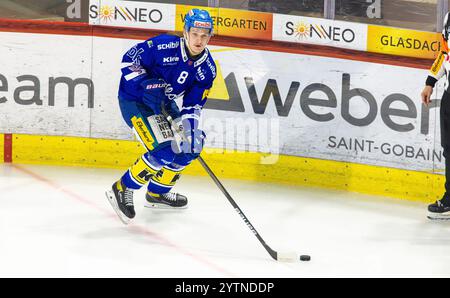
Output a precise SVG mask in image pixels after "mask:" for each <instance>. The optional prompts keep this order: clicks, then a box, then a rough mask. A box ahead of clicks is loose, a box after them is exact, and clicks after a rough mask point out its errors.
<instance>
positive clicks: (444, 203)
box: [427, 196, 450, 220]
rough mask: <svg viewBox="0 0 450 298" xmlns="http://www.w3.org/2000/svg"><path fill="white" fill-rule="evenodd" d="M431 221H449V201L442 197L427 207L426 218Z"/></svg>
mask: <svg viewBox="0 0 450 298" xmlns="http://www.w3.org/2000/svg"><path fill="white" fill-rule="evenodd" d="M427 217H428V218H429V219H431V220H450V199H449V198H448V197H446V196H444V197H443V198H442V199H440V200H437V201H436V202H435V203H433V204H430V205H428V216H427Z"/></svg>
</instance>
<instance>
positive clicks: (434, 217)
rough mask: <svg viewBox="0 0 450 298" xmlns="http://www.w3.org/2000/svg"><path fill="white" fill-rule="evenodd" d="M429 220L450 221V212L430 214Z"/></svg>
mask: <svg viewBox="0 0 450 298" xmlns="http://www.w3.org/2000/svg"><path fill="white" fill-rule="evenodd" d="M427 218H428V219H431V220H450V212H446V213H432V212H428V215H427Z"/></svg>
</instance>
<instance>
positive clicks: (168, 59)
mask: <svg viewBox="0 0 450 298" xmlns="http://www.w3.org/2000/svg"><path fill="white" fill-rule="evenodd" d="M179 60H180V58H179V57H164V58H163V62H164V63H171V62H178V61H179Z"/></svg>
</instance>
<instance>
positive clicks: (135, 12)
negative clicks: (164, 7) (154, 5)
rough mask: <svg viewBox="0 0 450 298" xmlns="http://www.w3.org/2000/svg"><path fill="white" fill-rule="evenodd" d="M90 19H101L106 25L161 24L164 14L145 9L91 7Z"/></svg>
mask: <svg viewBox="0 0 450 298" xmlns="http://www.w3.org/2000/svg"><path fill="white" fill-rule="evenodd" d="M89 17H90V18H91V19H98V18H99V19H100V20H101V21H102V22H104V23H108V22H113V21H127V22H137V23H159V22H161V21H162V19H163V14H162V12H161V11H160V10H159V9H148V8H144V7H126V6H109V5H102V6H98V5H91V6H90V7H89Z"/></svg>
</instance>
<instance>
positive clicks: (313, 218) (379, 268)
mask: <svg viewBox="0 0 450 298" xmlns="http://www.w3.org/2000/svg"><path fill="white" fill-rule="evenodd" d="M121 174H122V171H119V170H109V169H84V168H75V167H74V168H72V167H50V166H35V165H33V166H31V165H16V164H12V165H11V164H2V165H0V277H450V222H431V221H429V220H428V219H426V204H423V203H414V202H407V201H401V200H396V199H391V198H383V197H374V196H367V195H361V194H354V193H348V192H343V191H332V190H323V189H312V188H305V187H290V186H280V185H271V184H262V183H254V182H243V181H238V180H223V181H222V182H223V184H224V185H225V187H226V188H227V189H228V191H229V193H230V194H231V195H232V196H233V198H234V199H235V200H236V202H237V203H238V205H239V206H240V207H241V209H242V210H243V211H244V213H245V214H246V215H247V217H248V218H249V219H250V221H251V222H252V224H253V225H254V227H255V228H256V229H257V230H258V232H259V233H260V234H261V236H262V237H263V238H264V239H265V241H266V242H267V244H269V245H270V246H271V247H272V248H273V249H275V250H278V251H287V252H290V251H296V252H298V253H299V254H309V255H311V261H310V262H300V261H299V262H296V263H279V262H276V261H274V260H272V259H271V258H270V256H269V255H268V254H267V252H266V251H265V250H264V248H263V247H262V246H261V244H260V243H259V242H258V240H257V239H256V238H255V236H254V235H253V234H252V233H251V232H250V230H249V229H248V228H247V226H245V224H244V223H243V221H242V220H241V218H240V217H239V216H238V215H237V213H236V212H235V211H234V210H233V208H232V207H231V205H230V203H229V202H228V201H227V200H226V198H225V197H224V196H223V194H222V193H221V192H220V191H219V190H218V189H217V187H216V186H215V185H214V184H213V182H212V181H211V180H210V178H209V177H195V176H183V177H182V179H180V181H179V183H178V184H177V186H176V187H175V190H176V191H178V192H180V193H183V194H185V195H186V196H188V198H189V208H188V209H186V210H177V211H165V210H150V209H147V208H144V207H143V203H144V193H145V190H144V189H142V190H140V191H138V192H136V194H135V205H136V212H137V215H136V218H135V220H134V221H133V223H132V224H130V225H129V226H125V225H123V224H122V223H121V222H120V221H119V219H118V217H117V215H116V214H115V213H114V211H113V209H112V208H111V206H110V205H109V203H108V201H107V200H106V198H105V195H104V191H105V189H106V188H109V187H110V186H111V184H112V183H113V181H115V180H116V179H117V178H119V177H120V176H121Z"/></svg>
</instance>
